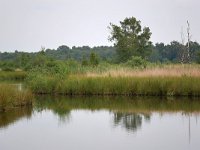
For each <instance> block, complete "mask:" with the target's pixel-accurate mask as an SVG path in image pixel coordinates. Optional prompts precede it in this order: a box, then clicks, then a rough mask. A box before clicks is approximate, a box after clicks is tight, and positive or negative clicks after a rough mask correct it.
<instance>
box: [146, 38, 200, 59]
mask: <svg viewBox="0 0 200 150" xmlns="http://www.w3.org/2000/svg"><path fill="white" fill-rule="evenodd" d="M184 47H186V45H182V44H181V43H179V42H177V41H172V42H171V43H170V44H164V43H156V44H155V45H154V46H153V48H152V52H151V55H150V57H149V61H151V62H161V63H166V62H171V63H179V62H180V61H181V57H182V53H183V50H184V49H183V48H184ZM190 61H191V62H195V63H200V45H199V43H198V42H192V41H191V42H190Z"/></svg>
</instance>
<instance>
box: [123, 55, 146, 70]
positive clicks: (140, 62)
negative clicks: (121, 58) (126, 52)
mask: <svg viewBox="0 0 200 150" xmlns="http://www.w3.org/2000/svg"><path fill="white" fill-rule="evenodd" d="M126 65H128V66H130V67H132V68H146V66H147V61H146V60H144V59H142V57H138V56H133V57H131V59H130V60H128V61H127V62H126Z"/></svg>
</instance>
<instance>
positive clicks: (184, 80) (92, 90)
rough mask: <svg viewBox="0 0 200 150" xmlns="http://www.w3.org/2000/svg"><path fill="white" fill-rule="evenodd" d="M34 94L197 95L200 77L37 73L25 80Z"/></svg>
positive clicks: (199, 89)
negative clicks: (62, 77)
mask: <svg viewBox="0 0 200 150" xmlns="http://www.w3.org/2000/svg"><path fill="white" fill-rule="evenodd" d="M28 85H29V87H30V88H31V90H32V91H33V92H34V93H37V94H66V95H133V96H134V95H137V96H138V95H141V96H196V97H197V96H200V86H199V85H200V77H188V76H181V77H162V76H157V77H156V76H155V77H121V76H117V77H112V76H106V77H87V76H68V77H67V78H65V79H60V78H56V77H51V76H48V77H46V76H45V77H43V76H37V77H34V78H32V79H31V80H29V81H28Z"/></svg>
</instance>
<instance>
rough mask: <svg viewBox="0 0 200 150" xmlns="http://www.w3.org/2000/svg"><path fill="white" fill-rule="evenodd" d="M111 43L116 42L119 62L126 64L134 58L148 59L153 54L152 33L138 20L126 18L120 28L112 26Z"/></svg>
mask: <svg viewBox="0 0 200 150" xmlns="http://www.w3.org/2000/svg"><path fill="white" fill-rule="evenodd" d="M109 29H110V30H111V36H110V37H109V40H110V41H114V46H115V47H116V52H117V56H118V61H120V62H126V61H127V60H128V59H130V58H131V57H132V56H140V57H142V58H143V59H146V57H147V56H148V55H150V53H151V48H152V43H151V41H150V37H151V32H150V29H149V28H148V27H144V28H142V26H141V22H140V21H138V20H136V18H134V17H131V18H125V19H124V21H121V22H120V26H118V25H114V24H112V23H111V24H110V27H109Z"/></svg>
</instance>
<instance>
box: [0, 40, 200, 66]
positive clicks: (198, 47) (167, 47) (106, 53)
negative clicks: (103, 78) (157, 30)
mask: <svg viewBox="0 0 200 150" xmlns="http://www.w3.org/2000/svg"><path fill="white" fill-rule="evenodd" d="M181 51H182V44H181V43H179V42H177V41H172V42H171V43H170V44H164V43H156V44H155V45H152V51H151V54H150V55H149V57H148V58H147V60H149V61H150V62H161V63H165V62H172V63H178V62H180V57H181V56H180V54H181ZM190 51H191V61H192V62H199V55H200V44H199V43H198V42H191V43H190ZM92 52H94V53H95V54H96V55H98V57H99V59H100V60H104V61H109V62H115V60H114V59H115V58H116V48H115V47H112V46H99V47H93V48H91V47H89V46H83V47H75V46H74V47H72V48H70V47H68V46H65V45H62V46H59V47H58V48H57V49H46V50H45V51H44V53H45V55H46V56H48V57H49V58H52V59H55V60H68V59H74V60H77V61H82V59H84V58H89V57H90V54H91V53H92ZM38 53H40V52H35V53H33V52H30V53H28V52H19V51H17V50H16V51H15V52H10V53H9V52H3V53H2V52H0V61H10V62H13V61H16V62H18V63H19V62H21V61H23V60H24V59H31V58H33V57H35V56H37V54H38ZM8 63H9V62H8ZM21 63H23V62H21Z"/></svg>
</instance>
